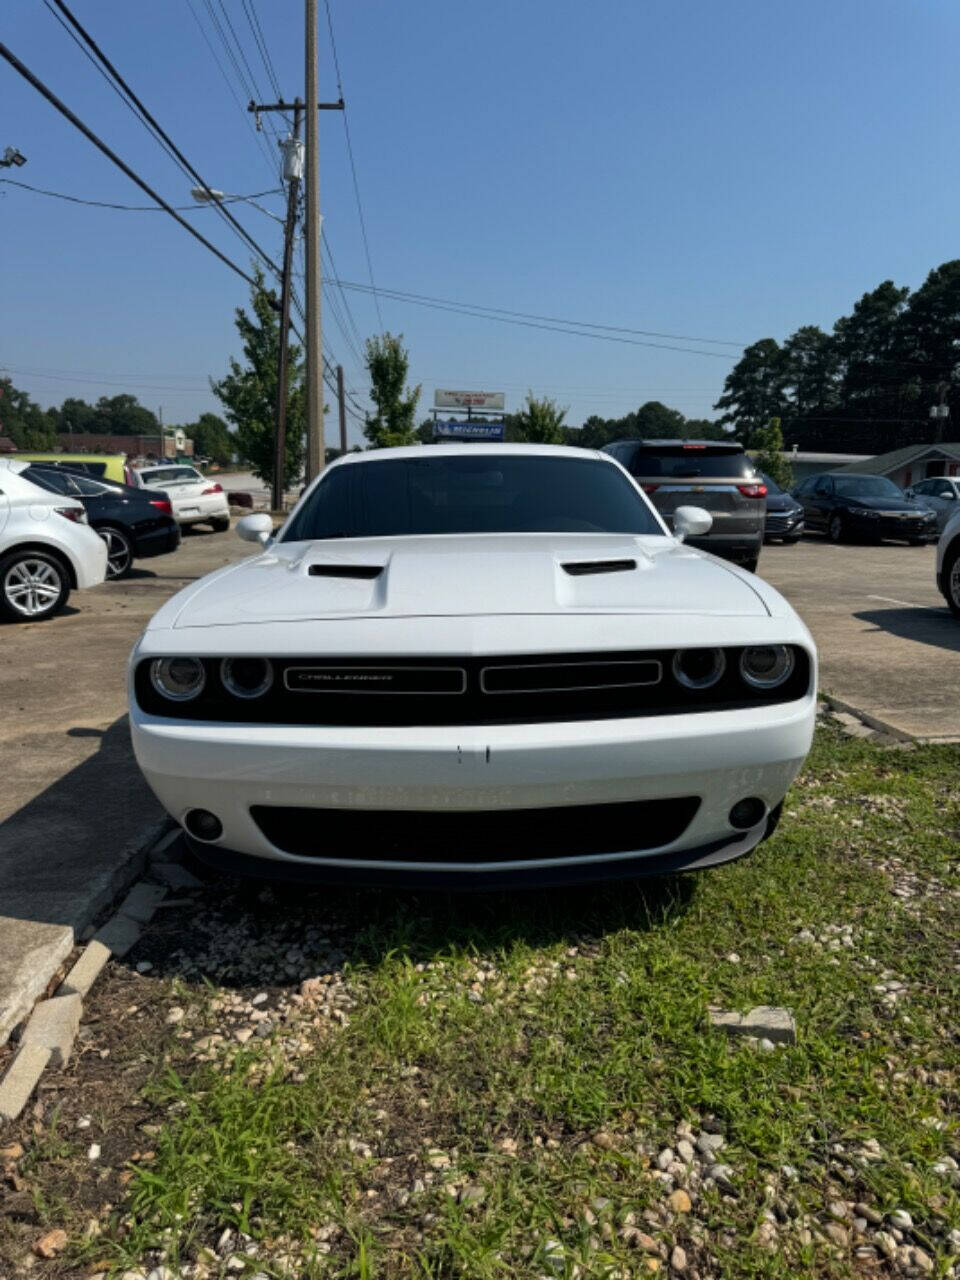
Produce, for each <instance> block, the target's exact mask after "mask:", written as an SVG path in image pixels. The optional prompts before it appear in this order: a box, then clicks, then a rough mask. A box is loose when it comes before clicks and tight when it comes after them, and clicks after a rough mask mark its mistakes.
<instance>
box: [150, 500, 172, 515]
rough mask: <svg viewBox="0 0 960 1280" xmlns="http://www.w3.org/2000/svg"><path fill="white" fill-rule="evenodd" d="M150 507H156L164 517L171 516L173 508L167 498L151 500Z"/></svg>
mask: <svg viewBox="0 0 960 1280" xmlns="http://www.w3.org/2000/svg"><path fill="white" fill-rule="evenodd" d="M150 505H151V507H156V508H157V510H158V511H162V512H163V514H164V515H165V516H172V515H173V507H172V506H171V505H170V501H169V499H167V498H151V499H150Z"/></svg>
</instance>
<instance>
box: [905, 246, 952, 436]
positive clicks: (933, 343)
mask: <svg viewBox="0 0 960 1280" xmlns="http://www.w3.org/2000/svg"><path fill="white" fill-rule="evenodd" d="M899 329H900V335H899V343H898V347H899V350H898V352H897V354H898V355H899V356H900V357H901V358H902V360H903V366H902V369H901V377H900V380H901V382H902V383H906V384H908V385H907V388H906V389H905V393H904V394H905V398H906V397H907V396H908V397H909V402H910V404H911V407H912V408H913V410H914V412H915V413H916V414H917V415H918V416H921V417H922V416H923V415H925V414H926V413H927V412H928V410H929V407H930V405H932V404H939V403H940V402H941V399H942V400H943V402H944V403H946V404H948V405H949V406H950V416H951V418H952V419H954V421H955V420H956V415H957V412H958V411H960V261H957V260H954V261H952V262H944V263H943V265H942V266H939V267H937V268H936V269H935V270H934V271H931V272H930V274H929V275H928V276H927V278H926V280H925V281H924V282H923V284H922V285H921V286H920V288H919V289H917V291H916V292H915V293H914V294H912V295H911V296H910V300H909V302H908V303H907V306H906V309H905V310H904V312H903V313H902V315H901V317H900V324H899ZM944 425H945V420H944V419H943V418H936V419H934V420H933V421H931V422H930V428H931V432H930V437H929V438H930V439H933V440H942V439H943V428H944Z"/></svg>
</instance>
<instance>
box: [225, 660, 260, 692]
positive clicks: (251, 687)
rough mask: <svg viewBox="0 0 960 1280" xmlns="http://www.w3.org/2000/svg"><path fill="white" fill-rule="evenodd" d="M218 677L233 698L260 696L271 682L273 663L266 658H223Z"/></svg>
mask: <svg viewBox="0 0 960 1280" xmlns="http://www.w3.org/2000/svg"><path fill="white" fill-rule="evenodd" d="M220 679H221V680H222V681H223V687H224V688H225V689H226V691H227V692H228V693H232V694H233V696H234V697H235V698H261V697H262V696H263V695H264V694H265V693H266V692H267V690H268V689H269V688H270V686H271V685H272V684H273V664H272V663H271V662H270V661H269V660H268V659H267V658H224V660H223V661H222V662H221V663H220Z"/></svg>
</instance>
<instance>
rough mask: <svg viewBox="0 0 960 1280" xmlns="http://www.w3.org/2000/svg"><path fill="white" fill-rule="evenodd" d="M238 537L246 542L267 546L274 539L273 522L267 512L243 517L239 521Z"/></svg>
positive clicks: (258, 512)
mask: <svg viewBox="0 0 960 1280" xmlns="http://www.w3.org/2000/svg"><path fill="white" fill-rule="evenodd" d="M237 535H238V536H239V537H241V538H242V539H243V540H244V542H259V543H260V545H261V546H265V545H266V544H267V543H268V542H269V541H270V539H271V538H272V537H273V520H272V519H271V517H270V516H268V515H267V513H266V512H265V511H257V512H255V513H254V514H253V515H249V516H241V517H240V519H239V520H238V521H237Z"/></svg>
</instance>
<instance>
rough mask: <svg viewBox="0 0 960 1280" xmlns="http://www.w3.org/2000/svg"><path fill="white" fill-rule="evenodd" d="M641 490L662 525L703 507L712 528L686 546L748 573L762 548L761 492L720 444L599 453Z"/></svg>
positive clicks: (664, 443)
mask: <svg viewBox="0 0 960 1280" xmlns="http://www.w3.org/2000/svg"><path fill="white" fill-rule="evenodd" d="M604 453H609V454H611V455H612V456H613V457H614V458H616V460H617V462H619V463H620V464H621V466H624V467H626V469H627V470H628V471H629V472H630V474H631V475H632V476H633V477H634V479H635V480H637V481H638V482H639V483H640V484H641V485H642V486H643V491H644V493H646V494H647V496H648V497H649V498H650V501H651V502H652V503H653V505H654V506H655V507H656V508H657V510H658V511H659V512H660V514H661V515H662V516H663V518H664V520H665V521H666V522H667V524H668V525H671V526H672V524H673V513H674V511H675V510H676V509H677V507H682V506H692V507H704V508H705V509H706V510H707V511H709V512H710V514H711V515H712V516H713V527H712V528H711V530H710V532H709V533H707V534H704V536H703V537H702V538H690V539H688V541H689V542H690V543H691V544H692V545H693V546H695V547H700V548H701V549H702V550H704V551H712V552H713V553H714V554H715V555H718V556H724V557H725V558H726V559H727V560H734V561H736V562H737V564H741V565H743V567H744V568H745V569H749V570H750V571H751V572H754V571H755V570H756V567H757V560H758V559H759V557H760V548H761V547H762V546H763V525H764V519H765V516H766V510H767V503H766V497H767V488H766V485H765V484H764V483H763V477H762V476H761V475H760V473H759V472H758V471H757V470H756V469H755V467H754V465H753V462H752V461H751V460H750V458H748V457H747V455H746V453H744V451H743V446H742V445H739V444H734V443H733V442H732V441H726V440H616V441H614V442H613V443H612V444H608V445H606V446H605V447H604Z"/></svg>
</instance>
